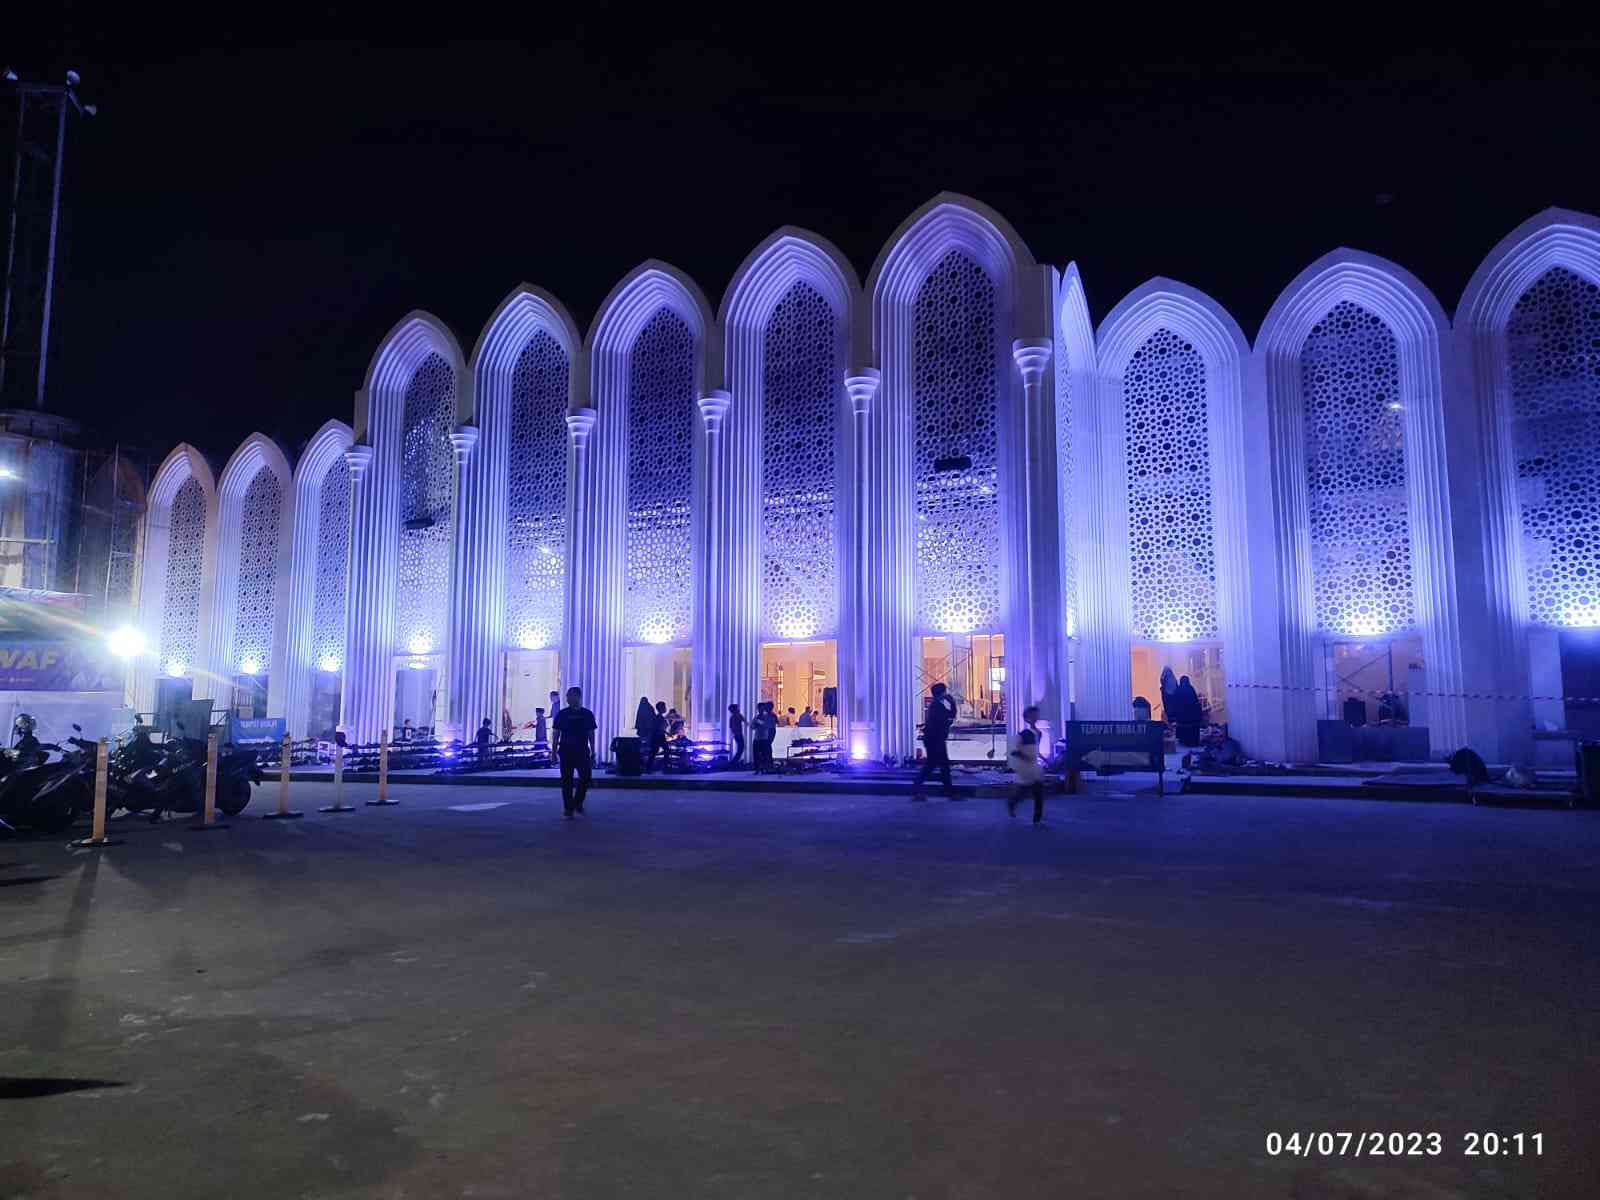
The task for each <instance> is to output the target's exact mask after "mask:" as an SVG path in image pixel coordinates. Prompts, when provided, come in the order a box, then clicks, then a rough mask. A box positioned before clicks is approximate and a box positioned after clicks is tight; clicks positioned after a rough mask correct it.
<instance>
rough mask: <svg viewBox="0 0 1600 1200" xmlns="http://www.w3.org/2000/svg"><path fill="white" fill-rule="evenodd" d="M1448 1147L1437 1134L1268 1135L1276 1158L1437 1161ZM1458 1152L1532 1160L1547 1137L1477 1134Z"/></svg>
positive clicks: (1470, 1135)
mask: <svg viewBox="0 0 1600 1200" xmlns="http://www.w3.org/2000/svg"><path fill="white" fill-rule="evenodd" d="M1445 1143H1446V1138H1445V1135H1444V1134H1442V1133H1438V1132H1435V1131H1426V1132H1421V1131H1415V1130H1413V1131H1410V1132H1400V1131H1398V1130H1394V1131H1388V1132H1382V1131H1378V1130H1365V1131H1361V1132H1357V1131H1355V1130H1346V1129H1341V1130H1311V1131H1304V1130H1295V1131H1293V1132H1290V1133H1280V1132H1278V1131H1277V1130H1274V1131H1273V1132H1271V1133H1269V1134H1267V1154H1268V1155H1269V1156H1271V1157H1273V1158H1277V1157H1279V1156H1282V1155H1288V1156H1290V1157H1294V1158H1434V1157H1437V1156H1438V1155H1441V1154H1443V1153H1444V1152H1445ZM1457 1148H1458V1149H1459V1151H1460V1152H1461V1153H1462V1154H1463V1155H1465V1156H1466V1157H1468V1158H1495V1157H1508V1158H1517V1157H1530V1158H1532V1157H1538V1156H1539V1155H1542V1154H1543V1153H1544V1134H1542V1133H1525V1132H1516V1133H1494V1132H1479V1131H1476V1130H1475V1131H1472V1132H1470V1133H1464V1134H1462V1135H1461V1136H1460V1139H1459V1145H1458V1147H1457Z"/></svg>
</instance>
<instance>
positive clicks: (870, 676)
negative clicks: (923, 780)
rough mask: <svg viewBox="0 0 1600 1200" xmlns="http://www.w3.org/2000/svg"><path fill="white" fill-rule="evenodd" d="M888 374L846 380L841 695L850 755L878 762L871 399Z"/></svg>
mask: <svg viewBox="0 0 1600 1200" xmlns="http://www.w3.org/2000/svg"><path fill="white" fill-rule="evenodd" d="M882 382H883V375H882V374H881V373H880V372H879V370H878V369H877V368H876V367H859V368H857V369H856V370H854V371H852V372H851V373H850V374H849V375H847V376H846V377H845V381H844V388H845V394H846V395H848V396H849V397H850V414H851V415H850V475H849V478H850V481H851V487H850V521H849V530H848V535H847V537H846V544H845V546H844V548H843V550H844V553H843V555H841V558H842V559H843V566H844V577H845V588H844V594H845V611H844V613H843V614H842V615H841V620H840V622H839V630H840V633H841V634H843V635H844V636H843V637H841V638H840V642H841V643H842V644H841V646H840V651H841V652H840V654H839V682H840V687H839V696H840V700H841V701H842V704H841V707H842V708H843V710H844V711H843V712H842V713H841V714H840V726H841V728H844V729H847V730H849V740H850V756H851V758H855V759H876V758H877V757H878V756H879V755H880V754H881V753H882V752H883V750H882V747H883V741H882V737H881V735H880V732H879V729H878V723H877V719H876V713H877V708H876V702H877V689H878V687H879V686H880V685H879V680H878V676H877V665H876V664H877V659H876V648H877V642H878V630H879V626H880V623H881V620H882V616H881V610H882V597H881V594H880V591H879V588H878V570H877V567H878V558H877V555H876V545H875V539H876V537H877V532H876V530H877V522H876V521H875V520H874V513H873V508H874V505H873V496H874V489H875V487H876V483H877V475H878V472H877V471H876V470H875V469H874V464H873V461H872V458H873V455H872V436H871V434H872V401H873V399H874V397H876V396H877V394H878V387H879V385H880V384H881V383H882Z"/></svg>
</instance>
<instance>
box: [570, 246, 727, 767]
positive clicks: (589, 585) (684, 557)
mask: <svg viewBox="0 0 1600 1200" xmlns="http://www.w3.org/2000/svg"><path fill="white" fill-rule="evenodd" d="M646 335H648V336H649V337H650V338H651V341H652V347H653V349H652V359H651V360H649V361H646V360H639V362H638V364H637V365H638V368H639V370H638V371H636V369H635V368H636V361H635V359H636V356H635V353H634V351H635V347H636V346H637V345H638V344H639V342H640V339H641V337H644V336H646ZM679 340H686V342H687V349H686V351H685V353H684V354H683V355H682V356H679V355H678V354H677V352H676V351H674V350H672V349H671V343H673V342H674V341H679ZM584 349H585V352H586V354H587V357H588V360H589V395H590V403H591V404H592V405H593V407H594V409H595V419H594V421H593V432H592V434H590V435H589V436H588V438H587V442H586V450H585V454H586V462H587V466H586V469H585V471H584V473H583V477H582V479H581V480H580V481H579V487H580V488H581V489H582V490H581V492H578V493H575V506H576V511H577V512H578V513H580V514H581V518H579V519H580V521H581V524H577V525H574V526H573V527H572V528H571V529H570V536H571V537H572V539H573V544H574V554H573V557H572V560H571V562H570V565H569V569H568V576H567V577H568V592H567V602H566V612H567V613H568V614H569V619H568V639H567V640H568V642H569V643H571V644H572V652H571V653H570V654H568V655H567V658H568V660H569V661H570V663H571V672H570V673H569V674H568V682H569V683H571V684H576V685H578V686H579V687H581V688H583V689H584V692H585V694H586V695H587V696H589V697H590V698H591V702H590V703H589V707H590V708H592V709H593V710H594V712H595V715H596V719H597V720H598V721H599V723H600V729H601V733H602V734H606V733H607V732H608V731H611V732H617V731H620V730H621V729H622V727H623V724H624V705H623V699H622V697H621V688H622V657H623V651H622V647H623V644H624V641H625V640H626V639H628V638H630V637H632V638H633V640H644V639H643V636H642V634H641V629H642V628H643V626H644V625H645V624H648V625H649V630H648V632H649V635H650V638H651V639H654V640H664V641H668V642H682V641H691V640H692V639H693V637H694V631H693V630H692V628H690V626H691V624H692V617H691V616H690V615H689V614H691V613H692V611H693V606H694V595H695V593H696V590H697V589H696V587H695V586H694V585H693V584H692V583H690V582H689V581H691V580H695V579H697V578H698V575H699V569H700V565H701V561H702V557H701V556H702V546H701V544H700V543H701V534H702V532H703V531H702V530H701V529H700V528H699V522H701V521H702V520H703V517H704V514H703V512H702V511H701V509H702V508H703V506H701V505H697V504H695V503H694V499H695V498H696V497H699V496H700V495H701V489H702V479H703V472H704V460H705V445H704V442H705V438H704V434H703V432H702V431H701V430H700V429H699V428H698V425H699V420H698V418H697V417H696V416H695V403H696V401H697V399H698V398H699V397H701V396H703V395H705V394H706V392H707V390H708V389H709V388H712V387H715V386H717V385H719V384H720V382H721V354H720V345H719V339H718V337H717V330H716V319H715V316H714V315H713V313H712V311H711V307H710V305H709V304H708V303H707V302H706V298H705V295H704V293H703V292H701V290H700V288H699V287H698V286H696V285H695V283H694V282H693V280H691V279H690V278H689V277H688V276H687V275H685V274H684V273H683V272H682V271H680V270H678V269H677V268H676V267H673V266H670V265H668V264H666V263H663V262H659V261H656V260H653V259H652V260H650V261H648V262H644V263H641V264H640V265H639V266H637V267H635V268H634V269H633V270H632V271H630V272H629V273H628V274H627V275H626V276H624V277H623V279H622V280H621V281H620V282H618V284H617V285H616V286H615V287H614V288H613V289H612V290H611V294H610V295H609V296H607V298H606V300H605V303H604V304H603V305H602V306H601V308H600V312H599V315H598V316H597V317H596V318H595V322H594V324H593V325H592V326H591V327H590V329H589V335H588V338H587V340H586V342H585V346H584ZM658 352H659V353H658ZM669 360H675V365H674V362H673V361H669ZM639 371H647V374H646V375H643V376H639V377H638V378H636V376H638V375H639ZM652 371H653V372H655V374H649V373H648V372H652ZM663 371H664V372H665V374H661V372H663ZM668 377H671V379H672V381H673V382H671V383H670V385H669V383H668V382H667V380H668ZM652 381H653V382H652ZM636 386H637V387H639V388H646V390H647V391H649V393H650V394H651V395H652V396H655V397H657V398H658V399H659V400H660V404H656V405H654V408H653V411H655V412H656V417H657V420H655V421H652V422H648V423H647V422H646V421H645V420H643V419H642V418H641V417H640V414H637V413H633V412H631V411H630V410H631V408H632V407H633V405H632V401H631V396H632V394H633V392H634V391H635V390H636ZM643 394H644V393H643V392H641V395H643ZM636 418H639V419H636ZM652 430H655V431H656V432H659V433H660V434H661V435H662V436H663V437H665V438H666V441H667V443H669V444H664V445H661V446H652V445H647V444H646V443H650V442H651V441H652V438H653V437H654V436H655V435H654V433H653V432H652ZM636 442H637V443H638V445H637V447H636V448H637V450H638V453H630V446H631V445H633V444H634V443H636ZM685 460H687V461H685ZM630 463H633V464H635V465H637V466H639V468H640V470H646V469H647V468H648V469H649V473H650V475H651V479H650V480H644V479H643V478H642V477H641V478H640V479H637V480H636V479H634V478H633V476H634V474H635V472H634V471H633V470H632V468H631V467H630ZM667 464H676V465H677V467H678V468H679V469H677V470H673V469H672V467H671V465H667ZM685 467H686V468H687V469H686V470H685V469H682V468H685ZM669 477H670V479H669ZM633 483H637V484H639V486H640V487H643V486H645V484H646V483H651V484H652V491H651V495H650V496H648V497H645V496H643V494H642V493H641V495H640V496H639V497H637V499H638V500H639V504H638V505H635V504H634V503H633V500H634V499H635V498H633V497H631V492H632V490H633V489H632V487H631V486H630V485H631V484H633ZM655 485H659V486H655ZM669 485H670V489H675V490H674V494H673V495H672V496H667V495H665V494H664V493H662V492H661V488H662V487H669ZM680 485H681V486H680ZM640 506H643V507H640ZM630 510H637V511H638V512H639V513H640V516H639V520H638V521H636V522H631V523H630V519H629V512H630ZM646 510H648V512H647V511H646ZM652 513H653V514H655V515H650V514H652ZM664 522H665V524H664ZM630 524H632V525H633V526H635V528H633V530H632V532H630ZM669 526H670V528H669ZM651 541H654V542H655V543H656V547H657V549H658V550H660V551H661V553H659V554H655V555H653V556H652V557H650V559H649V561H648V562H646V560H645V558H644V557H641V555H643V554H644V550H643V547H644V545H645V543H648V542H651ZM635 543H638V544H635ZM685 544H687V546H688V549H687V551H685V552H683V553H682V554H681V555H680V554H678V552H679V551H680V550H681V548H682V547H683V546H684V545H685ZM663 555H665V556H666V557H665V558H663V557H662V556H663ZM674 555H677V557H674ZM668 559H670V560H671V561H668ZM630 580H631V581H632V583H631V586H630ZM608 741H609V739H608V737H602V739H601V742H602V744H608Z"/></svg>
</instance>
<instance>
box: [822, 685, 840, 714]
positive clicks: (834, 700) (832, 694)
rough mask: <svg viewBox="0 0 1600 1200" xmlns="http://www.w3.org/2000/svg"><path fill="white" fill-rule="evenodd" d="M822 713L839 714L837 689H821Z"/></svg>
mask: <svg viewBox="0 0 1600 1200" xmlns="http://www.w3.org/2000/svg"><path fill="white" fill-rule="evenodd" d="M822 715H823V716H825V717H837V716H838V715H839V689H838V688H836V687H825V688H823V689H822Z"/></svg>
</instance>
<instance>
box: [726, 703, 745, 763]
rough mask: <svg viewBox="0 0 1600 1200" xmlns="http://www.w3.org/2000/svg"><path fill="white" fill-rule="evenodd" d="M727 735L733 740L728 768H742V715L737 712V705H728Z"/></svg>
mask: <svg viewBox="0 0 1600 1200" xmlns="http://www.w3.org/2000/svg"><path fill="white" fill-rule="evenodd" d="M728 734H729V736H731V737H732V738H733V757H732V758H730V759H728V765H729V766H730V767H742V766H744V714H743V713H742V712H740V711H739V706H738V705H737V704H730V705H728Z"/></svg>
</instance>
